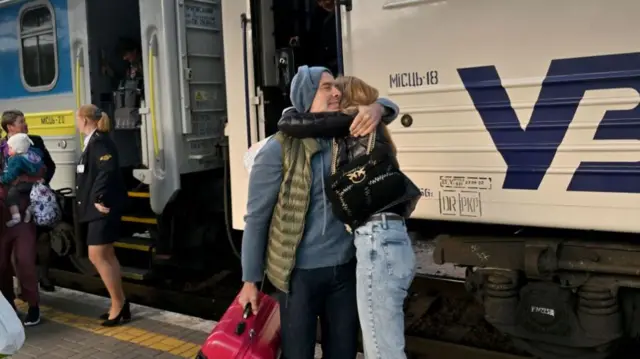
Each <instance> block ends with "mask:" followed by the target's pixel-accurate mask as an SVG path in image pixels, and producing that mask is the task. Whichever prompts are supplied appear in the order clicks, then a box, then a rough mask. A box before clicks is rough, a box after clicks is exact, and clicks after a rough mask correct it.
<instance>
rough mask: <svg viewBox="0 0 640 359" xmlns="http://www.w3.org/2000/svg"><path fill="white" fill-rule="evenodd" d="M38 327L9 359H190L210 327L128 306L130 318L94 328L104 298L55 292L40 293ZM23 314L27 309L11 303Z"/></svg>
mask: <svg viewBox="0 0 640 359" xmlns="http://www.w3.org/2000/svg"><path fill="white" fill-rule="evenodd" d="M41 298H42V300H41V317H42V319H41V323H40V324H39V325H37V326H34V327H27V328H25V333H26V338H27V339H26V341H25V344H24V346H23V347H22V349H21V350H20V352H19V353H18V354H16V355H13V356H11V357H10V358H13V359H33V358H42V359H45V358H46V359H56V358H64V359H81V358H82V359H84V358H88V359H111V358H114V359H115V358H121V359H144V358H157V359H169V358H195V356H196V354H197V353H198V350H199V349H200V346H201V345H202V343H204V341H205V339H206V338H207V336H208V334H209V333H210V331H211V329H212V328H213V327H214V326H215V324H216V323H215V322H213V321H209V320H203V319H200V318H195V317H190V316H186V315H181V314H177V313H170V312H166V311H162V310H159V309H154V308H149V307H144V306H140V305H135V304H133V303H132V305H131V312H132V317H133V319H132V320H131V322H130V323H128V324H126V325H122V326H119V327H115V328H105V327H102V326H100V323H101V320H99V319H98V316H99V315H100V314H102V313H104V311H105V310H106V309H107V308H108V307H109V300H108V299H107V298H103V297H99V296H94V295H91V294H86V293H81V292H77V291H73V290H68V289H64V288H56V291H55V292H53V293H41ZM16 304H18V310H19V311H20V312H22V314H24V312H26V309H27V306H26V304H25V303H22V302H19V301H18V302H17V303H16Z"/></svg>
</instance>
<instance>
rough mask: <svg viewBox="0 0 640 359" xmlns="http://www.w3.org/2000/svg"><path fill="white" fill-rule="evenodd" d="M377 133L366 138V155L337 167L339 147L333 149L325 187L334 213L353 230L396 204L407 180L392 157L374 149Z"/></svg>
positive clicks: (392, 155) (391, 154) (401, 195)
mask: <svg viewBox="0 0 640 359" xmlns="http://www.w3.org/2000/svg"><path fill="white" fill-rule="evenodd" d="M375 139H376V132H375V131H374V132H373V133H372V134H370V135H369V140H368V144H367V152H366V154H364V155H361V156H358V157H356V158H355V159H353V160H351V161H350V162H348V163H346V164H344V165H342V166H340V167H338V143H337V141H336V140H335V139H334V140H333V143H332V146H333V152H332V156H333V157H332V160H331V174H330V176H329V181H328V183H327V184H326V186H325V191H326V193H327V197H328V198H329V201H330V202H331V206H332V210H333V213H334V214H335V215H336V217H338V219H339V220H340V221H342V222H343V223H345V224H346V225H348V226H349V227H350V229H355V228H357V227H359V226H361V225H362V224H364V223H365V222H366V221H367V220H368V219H369V217H371V216H372V215H374V214H376V213H379V212H381V211H383V210H385V209H387V208H390V207H392V206H394V205H396V204H398V200H399V199H401V198H402V197H403V195H404V193H405V191H406V179H407V177H406V176H405V174H404V173H402V172H401V171H400V169H399V168H398V166H397V162H396V160H395V158H394V154H393V153H391V152H390V151H389V150H387V149H385V148H384V147H375V143H376V141H375Z"/></svg>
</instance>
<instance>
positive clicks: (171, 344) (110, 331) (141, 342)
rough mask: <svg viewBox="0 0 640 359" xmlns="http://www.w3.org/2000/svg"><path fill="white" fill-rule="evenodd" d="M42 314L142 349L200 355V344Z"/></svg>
mask: <svg viewBox="0 0 640 359" xmlns="http://www.w3.org/2000/svg"><path fill="white" fill-rule="evenodd" d="M16 304H17V306H18V309H20V310H21V311H26V310H27V304H26V303H24V302H22V301H19V300H17V301H16ZM40 312H41V315H42V316H43V317H44V318H45V319H46V320H50V321H52V322H56V323H60V324H64V325H68V326H70V327H73V328H77V329H81V330H84V331H88V332H91V333H94V334H97V335H102V336H106V337H111V338H114V339H118V340H122V341H125V342H129V343H133V344H136V345H138V346H141V347H145V348H149V349H155V350H159V351H162V352H166V353H170V354H173V355H176V356H181V357H183V358H193V357H195V356H196V354H197V353H198V350H200V344H195V343H191V342H187V341H184V340H180V339H176V338H173V337H170V336H168V335H164V334H158V333H154V332H151V331H148V330H144V329H140V328H135V327H132V326H129V325H122V326H119V327H114V328H106V327H103V326H101V325H100V323H101V322H102V321H101V320H98V319H93V318H89V317H84V316H80V315H76V314H71V313H66V312H62V311H59V310H55V309H53V308H50V307H46V306H41V307H40ZM43 325H46V324H43Z"/></svg>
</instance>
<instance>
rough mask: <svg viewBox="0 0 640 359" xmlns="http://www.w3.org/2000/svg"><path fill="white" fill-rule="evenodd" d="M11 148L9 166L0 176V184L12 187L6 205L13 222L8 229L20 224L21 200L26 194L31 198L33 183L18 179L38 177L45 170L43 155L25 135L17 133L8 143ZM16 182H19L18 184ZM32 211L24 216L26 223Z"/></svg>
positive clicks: (29, 209)
mask: <svg viewBox="0 0 640 359" xmlns="http://www.w3.org/2000/svg"><path fill="white" fill-rule="evenodd" d="M7 145H8V146H9V158H8V160H7V165H6V167H5V169H4V171H3V172H2V175H0V183H2V184H3V185H5V186H10V187H9V190H8V191H7V198H6V204H7V206H9V211H10V212H11V220H9V221H8V222H7V227H13V226H15V225H16V224H18V223H20V221H21V220H22V217H21V216H20V200H22V198H23V195H25V194H26V198H29V194H30V193H31V188H32V187H33V183H32V182H20V181H19V180H18V179H19V177H20V176H22V175H28V176H37V175H40V174H41V170H42V169H43V168H44V161H43V160H42V153H41V152H40V150H38V149H37V148H35V147H31V146H32V145H33V142H32V141H31V139H30V138H29V136H28V135H27V134H25V133H17V134H15V135H13V136H11V137H9V140H8V141H7ZM16 180H18V181H17V182H16ZM31 214H32V210H31V208H27V210H26V211H25V215H24V221H25V222H29V221H30V220H31Z"/></svg>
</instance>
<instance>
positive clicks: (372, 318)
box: [355, 213, 416, 359]
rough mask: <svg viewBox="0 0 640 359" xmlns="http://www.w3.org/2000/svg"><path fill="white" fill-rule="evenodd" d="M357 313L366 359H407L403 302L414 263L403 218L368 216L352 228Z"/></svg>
mask: <svg viewBox="0 0 640 359" xmlns="http://www.w3.org/2000/svg"><path fill="white" fill-rule="evenodd" d="M355 245H356V256H357V259H358V264H357V267H356V278H357V298H358V315H359V316H360V326H361V327H362V341H363V347H364V354H365V358H366V359H406V354H405V352H404V348H405V341H404V311H403V305H404V300H405V298H406V296H407V290H408V289H409V286H410V285H411V282H412V281H413V277H414V276H415V266H416V259H415V253H414V252H413V248H412V247H411V239H410V238H409V234H408V233H407V227H406V226H405V223H404V220H403V219H402V218H401V217H400V216H398V215H395V214H391V213H386V214H385V213H383V214H379V215H376V216H374V217H372V219H371V220H369V222H367V223H366V224H365V225H363V226H360V227H358V228H357V229H356V230H355Z"/></svg>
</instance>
